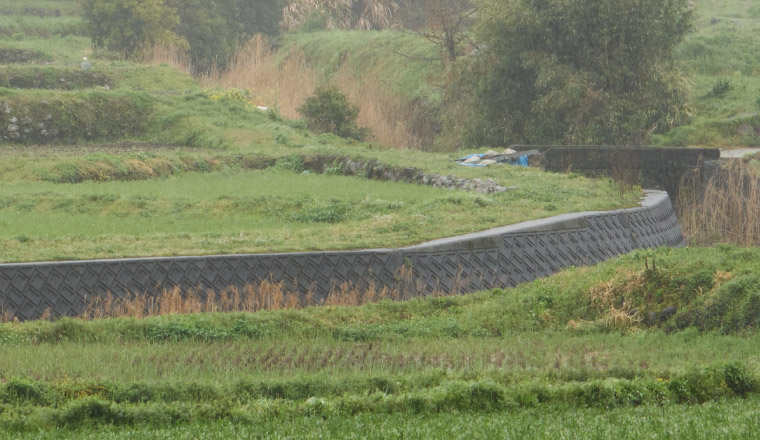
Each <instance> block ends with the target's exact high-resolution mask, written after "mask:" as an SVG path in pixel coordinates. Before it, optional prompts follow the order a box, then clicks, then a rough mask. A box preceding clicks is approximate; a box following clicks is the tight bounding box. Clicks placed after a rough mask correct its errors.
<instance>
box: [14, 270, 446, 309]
mask: <svg viewBox="0 0 760 440" xmlns="http://www.w3.org/2000/svg"><path fill="white" fill-rule="evenodd" d="M395 279H396V283H395V284H394V285H393V286H383V287H382V288H380V289H378V288H377V286H376V285H375V283H374V282H369V283H366V286H365V287H361V288H360V287H359V286H357V285H355V284H353V283H350V282H344V283H340V284H336V285H334V286H333V287H332V288H331V289H330V291H329V292H328V293H327V295H326V296H325V297H324V298H322V299H321V300H318V301H317V300H315V293H314V291H313V290H309V291H308V292H306V293H305V294H299V293H297V292H292V291H289V290H288V289H287V288H286V286H285V283H284V282H282V281H280V282H276V281H273V280H271V279H270V280H262V281H259V282H256V283H251V284H247V285H246V286H245V287H243V288H242V289H238V288H237V287H234V286H229V287H227V288H225V289H223V290H222V291H220V292H216V291H214V290H212V289H208V290H206V291H205V292H204V293H203V294H201V290H200V289H199V288H194V289H187V290H184V291H183V290H182V289H181V288H180V287H178V286H175V287H172V288H170V289H164V290H162V291H161V292H160V293H158V294H157V295H147V294H134V293H131V292H128V293H127V294H126V295H125V296H124V297H116V296H114V295H112V294H111V293H110V292H109V293H107V294H106V295H105V296H103V297H96V298H93V299H91V300H90V301H88V303H87V306H86V308H85V311H84V312H83V313H82V314H81V315H80V318H83V319H102V318H115V317H124V316H129V317H134V318H144V317H148V316H163V315H173V314H192V313H209V312H233V311H238V312H257V311H260V310H282V309H300V308H303V307H311V306H320V305H321V306H358V305H362V304H367V303H373V302H377V301H381V300H384V299H389V300H393V301H405V300H409V299H412V298H414V297H416V296H420V292H424V291H423V290H421V286H420V285H419V284H418V283H417V282H415V281H414V280H413V271H412V268H411V267H408V266H405V265H404V266H401V268H399V270H398V271H397V272H396V277H395ZM458 282H460V281H457V282H455V283H454V288H453V289H452V291H451V292H439V291H435V292H429V293H428V294H427V295H431V296H443V295H451V294H456V293H459V292H461V286H459V285H457V283H458ZM423 295H424V293H423ZM9 318H10V316H9Z"/></svg>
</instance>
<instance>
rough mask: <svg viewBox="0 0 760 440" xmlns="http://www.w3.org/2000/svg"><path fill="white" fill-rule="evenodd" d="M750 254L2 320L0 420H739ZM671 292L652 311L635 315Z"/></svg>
mask: <svg viewBox="0 0 760 440" xmlns="http://www.w3.org/2000/svg"><path fill="white" fill-rule="evenodd" d="M759 256H760V255H758V251H757V250H752V249H742V248H732V247H728V246H723V247H718V248H711V249H679V250H660V251H638V252H635V253H633V254H631V255H628V256H625V257H622V258H619V259H617V260H613V261H609V262H606V263H602V264H600V265H599V266H596V267H593V268H577V269H571V270H569V271H565V272H563V273H561V274H558V275H555V276H552V277H549V278H547V279H545V280H540V281H536V282H533V283H530V284H524V285H521V286H519V287H517V288H515V289H510V290H494V291H489V292H482V293H478V294H474V295H468V296H463V297H449V298H428V299H425V300H412V301H408V302H403V303H397V302H389V301H384V302H380V303H377V304H371V305H365V306H361V307H319V308H308V309H302V310H287V311H275V312H260V313H255V314H243V313H235V314H201V315H185V316H177V315H175V316H165V317H153V318H146V319H133V318H119V319H110V320H95V321H89V322H88V321H78V320H60V321H57V322H42V321H38V322H27V323H21V324H2V325H0V344H2V346H3V353H4V356H3V357H2V358H0V381H2V382H3V383H2V385H0V401H1V402H2V404H0V405H1V406H0V408H2V411H0V429H1V430H2V432H5V433H6V434H7V435H11V434H14V435H15V434H18V435H20V436H21V438H31V437H30V436H34V435H37V436H39V437H38V438H46V437H45V436H50V437H51V438H52V437H53V436H54V435H55V436H58V437H57V438H75V437H76V438H79V437H81V436H87V435H91V436H96V435H105V436H109V435H110V436H112V438H120V437H119V436H123V435H126V433H127V432H133V431H136V432H137V433H138V434H139V435H143V436H146V435H148V434H147V433H148V432H150V431H151V430H153V429H156V428H157V429H159V433H160V435H163V436H165V438H187V437H190V436H193V435H197V436H202V435H207V436H208V438H220V437H221V436H224V435H267V436H273V437H274V438H285V437H287V436H288V435H290V436H297V437H305V438H308V437H313V436H316V435H318V433H320V432H321V433H324V432H325V430H327V432H332V433H334V434H335V435H337V436H338V437H341V438H350V435H352V434H351V433H354V434H357V435H358V433H359V432H360V431H359V430H360V429H361V430H363V429H364V428H362V427H363V426H367V425H368V424H373V425H374V427H367V428H366V429H367V430H368V432H367V435H368V436H370V437H371V438H380V437H381V436H383V435H384V434H385V435H389V434H388V433H389V432H390V433H391V434H390V435H391V436H392V435H396V436H398V437H402V436H406V437H409V436H415V437H420V438H436V437H437V436H440V434H441V432H444V430H455V431H456V432H459V433H461V435H485V434H488V433H490V434H489V435H496V434H495V433H496V432H502V433H504V432H506V433H507V434H508V435H513V436H518V435H520V436H521V437H522V436H528V437H529V438H548V436H550V435H557V433H561V432H564V433H566V435H591V434H593V435H596V436H599V438H611V437H612V436H615V435H621V434H624V433H627V434H625V435H628V436H631V435H635V434H636V435H638V434H646V435H645V438H662V437H665V436H676V437H678V438H689V437H690V436H693V435H695V434H697V435H698V436H699V435H701V436H703V437H696V438H707V436H708V435H709V434H710V433H715V432H724V433H725V435H726V436H729V437H730V436H734V437H732V438H740V437H741V436H745V435H754V434H752V433H751V432H749V428H750V426H752V424H753V423H755V422H756V420H757V416H758V411H757V404H758V403H760V401H759V400H758V394H757V393H758V391H760V383H759V382H758V380H760V370H758V365H759V364H758V357H757V353H756V347H757V344H756V339H757V331H758V324H760V308H759V307H758V304H760V303H758V293H757V286H758V285H759V284H760V280H759V279H758V276H757V275H756V273H757V270H758V266H757V261H760V259H758V257H759ZM645 259H646V260H648V261H649V263H648V267H649V269H646V266H645ZM653 259H655V260H656V269H653V268H652V260H653ZM671 305H675V306H678V313H676V315H675V316H673V317H671V318H669V319H668V320H665V321H655V322H646V320H645V319H640V318H641V317H642V316H643V317H646V316H648V313H649V312H655V313H657V312H659V311H660V310H662V309H663V308H665V307H666V306H671ZM634 308H635V309H638V310H639V314H638V315H635V314H634V315H631V314H630V313H631V311H632V310H633V309H634ZM608 411H609V413H607V412H608ZM605 414H607V415H605ZM707 414H709V417H708V416H706V415H707ZM613 416H617V417H613ZM528 418H530V420H532V422H529V421H528ZM569 419H573V420H574V422H573V423H569V424H566V422H567V421H568V420H569ZM473 423H475V424H476V425H472V424H473ZM60 428H64V429H63V430H61V431H59V430H58V429H60ZM339 430H346V432H342V433H339ZM510 430H511V431H510ZM202 433H206V434H202Z"/></svg>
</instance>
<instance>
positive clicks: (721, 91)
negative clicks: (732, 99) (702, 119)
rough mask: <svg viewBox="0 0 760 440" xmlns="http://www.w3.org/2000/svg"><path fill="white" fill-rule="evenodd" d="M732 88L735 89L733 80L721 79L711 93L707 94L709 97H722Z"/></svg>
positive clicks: (714, 85)
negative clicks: (732, 83)
mask: <svg viewBox="0 0 760 440" xmlns="http://www.w3.org/2000/svg"><path fill="white" fill-rule="evenodd" d="M731 89H733V86H732V85H731V82H730V81H729V80H727V79H720V80H718V82H716V83H715V84H713V86H712V90H710V93H708V94H707V97H708V98H722V97H724V96H726V93H728V92H730V91H731Z"/></svg>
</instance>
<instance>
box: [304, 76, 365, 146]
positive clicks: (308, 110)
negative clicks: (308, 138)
mask: <svg viewBox="0 0 760 440" xmlns="http://www.w3.org/2000/svg"><path fill="white" fill-rule="evenodd" d="M298 113H300V114H301V115H302V116H303V117H304V118H306V121H307V123H308V126H309V128H310V129H311V130H314V131H316V132H318V133H333V134H336V135H338V136H340V137H347V138H352V139H356V140H359V141H361V140H364V139H365V138H366V137H367V136H368V135H369V130H368V129H366V128H359V127H357V126H356V118H357V117H358V116H359V107H357V106H355V105H352V104H350V103H349V102H348V98H347V97H346V95H345V94H343V93H341V91H340V90H338V89H337V88H336V87H317V88H316V89H315V91H314V96H311V97H309V98H306V101H305V102H304V104H303V105H302V106H301V107H299V108H298Z"/></svg>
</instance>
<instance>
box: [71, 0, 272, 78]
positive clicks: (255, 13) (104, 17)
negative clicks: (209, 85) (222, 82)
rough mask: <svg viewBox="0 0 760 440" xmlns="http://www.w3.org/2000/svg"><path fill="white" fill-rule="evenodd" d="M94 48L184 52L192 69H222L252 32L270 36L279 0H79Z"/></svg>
mask: <svg viewBox="0 0 760 440" xmlns="http://www.w3.org/2000/svg"><path fill="white" fill-rule="evenodd" d="M80 2H81V4H82V6H83V7H82V11H83V15H84V18H85V22H86V23H87V27H88V29H89V34H90V37H91V38H92V41H93V45H94V46H95V47H97V48H103V47H104V48H107V49H110V50H113V51H115V52H118V53H121V54H122V55H124V57H125V58H133V59H134V58H140V57H141V56H143V55H144V54H145V52H146V50H148V49H151V48H152V47H153V46H154V45H156V44H158V45H165V46H173V47H176V48H178V49H180V50H185V51H187V52H188V54H189V56H190V59H191V61H192V63H193V68H194V69H195V70H196V71H202V72H206V71H208V70H210V69H211V68H213V67H217V68H224V67H225V66H226V64H227V62H228V61H229V60H230V58H231V57H232V56H233V54H234V52H235V50H236V49H238V48H239V47H240V46H241V45H242V44H243V43H245V42H246V41H248V40H249V39H250V38H252V37H253V36H254V35H255V34H257V33H262V34H265V35H269V36H272V35H275V34H276V33H277V32H278V31H279V22H280V20H281V18H282V2H281V0H80Z"/></svg>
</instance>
